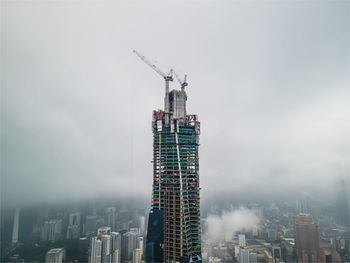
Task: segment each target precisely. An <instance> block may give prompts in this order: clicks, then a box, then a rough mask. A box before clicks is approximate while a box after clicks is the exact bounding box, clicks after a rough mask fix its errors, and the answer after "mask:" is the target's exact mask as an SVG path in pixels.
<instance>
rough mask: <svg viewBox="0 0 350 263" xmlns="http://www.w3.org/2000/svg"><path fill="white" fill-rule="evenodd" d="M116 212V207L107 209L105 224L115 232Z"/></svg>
mask: <svg viewBox="0 0 350 263" xmlns="http://www.w3.org/2000/svg"><path fill="white" fill-rule="evenodd" d="M116 211H117V210H116V208H115V207H107V208H106V216H105V223H106V225H107V226H110V227H111V229H112V231H115V222H116V213H117V212H116Z"/></svg>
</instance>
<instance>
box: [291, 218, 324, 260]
mask: <svg viewBox="0 0 350 263" xmlns="http://www.w3.org/2000/svg"><path fill="white" fill-rule="evenodd" d="M293 225H294V233H295V246H296V253H297V260H298V263H313V262H318V263H322V262H325V257H324V254H323V253H322V252H321V248H320V236H319V232H318V227H317V225H316V224H315V222H314V221H313V219H312V216H311V215H310V214H298V215H294V216H293Z"/></svg>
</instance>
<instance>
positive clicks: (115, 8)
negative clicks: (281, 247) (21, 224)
mask: <svg viewBox="0 0 350 263" xmlns="http://www.w3.org/2000/svg"><path fill="white" fill-rule="evenodd" d="M349 5H350V2H349V1H305V2H304V1H266V2H261V1H256V2H255V1H246V2H243V1H242V2H241V1H183V2H182V1H168V2H163V1H89V2H87V1H72V2H70V1H46V2H45V1H35V0H32V1H1V27H2V28H1V74H2V79H1V86H2V87H1V89H2V94H1V95H2V96H1V100H2V101H1V114H2V116H1V139H2V142H1V153H2V155H1V161H2V166H1V175H2V184H1V187H2V189H1V190H2V191H1V192H2V197H3V198H2V199H3V201H5V202H11V201H13V202H17V203H24V202H28V201H30V202H39V201H60V200H65V199H82V198H87V197H93V196H96V195H115V196H119V195H125V196H132V195H142V196H145V197H147V198H150V197H151V184H152V164H151V162H150V161H151V160H152V130H151V117H152V110H154V109H158V108H163V96H164V81H163V79H162V78H161V77H160V76H159V75H157V73H156V72H154V71H153V70H152V69H151V68H149V67H148V66H147V65H145V64H144V63H143V62H142V61H141V60H140V59H139V58H138V57H136V56H135V55H134V54H133V53H132V50H133V49H136V50H138V51H140V52H141V53H143V54H144V55H146V56H148V57H149V58H151V59H153V60H156V61H158V62H159V63H160V64H159V65H161V67H162V68H163V69H166V68H167V67H168V66H172V67H174V68H175V69H178V71H179V72H180V73H181V74H184V73H186V74H187V75H188V82H189V86H188V88H187V95H188V104H187V105H188V112H189V113H196V114H198V115H199V119H200V121H201V137H200V143H201V146H200V180H201V187H202V191H201V195H202V196H203V197H204V198H205V197H208V196H211V195H212V194H215V193H216V194H218V193H224V192H231V193H239V194H242V195H243V196H244V193H247V194H253V193H254V191H256V192H258V193H259V194H261V195H264V193H271V192H276V193H286V194H288V193H298V192H312V191H314V190H315V189H318V190H320V191H322V192H324V191H328V190H330V189H332V188H333V186H334V182H335V180H337V178H338V176H349V171H350V169H349V160H350V146H349V140H350V127H349V123H350V117H349V112H350V108H349V101H350V92H349V87H350V85H349V84H350V81H349V76H350V67H349V61H350V43H349V39H350V17H349V10H350V8H349ZM171 88H179V85H178V84H177V83H175V82H174V83H172V87H171ZM296 189H297V191H296ZM295 191H296V192H295Z"/></svg>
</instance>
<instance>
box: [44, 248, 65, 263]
mask: <svg viewBox="0 0 350 263" xmlns="http://www.w3.org/2000/svg"><path fill="white" fill-rule="evenodd" d="M65 256H66V251H65V249H64V248H52V249H50V250H49V251H48V252H47V253H46V256H45V263H62V262H63V261H64V260H65Z"/></svg>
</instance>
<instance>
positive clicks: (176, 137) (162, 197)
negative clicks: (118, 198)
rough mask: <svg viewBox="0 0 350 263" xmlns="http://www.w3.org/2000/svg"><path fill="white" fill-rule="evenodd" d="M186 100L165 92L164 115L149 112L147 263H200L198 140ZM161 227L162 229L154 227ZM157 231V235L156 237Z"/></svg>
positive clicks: (175, 92)
mask: <svg viewBox="0 0 350 263" xmlns="http://www.w3.org/2000/svg"><path fill="white" fill-rule="evenodd" d="M186 100H187V95H186V92H185V90H184V85H183V86H182V88H181V90H172V91H171V92H169V87H168V86H166V93H165V99H164V101H165V109H164V111H163V110H158V111H154V112H153V121H152V130H153V193H152V208H151V212H150V217H149V221H148V234H147V245H146V260H147V262H159V260H160V258H162V260H161V261H163V262H190V261H193V262H195V261H201V228H200V199H199V190H200V188H199V155H198V146H199V134H200V123H199V121H198V118H197V115H188V114H187V113H186ZM160 222H162V224H163V226H162V227H158V228H157V229H156V228H155V227H154V226H155V225H159V224H161V223H160ZM157 231H158V233H157Z"/></svg>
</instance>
